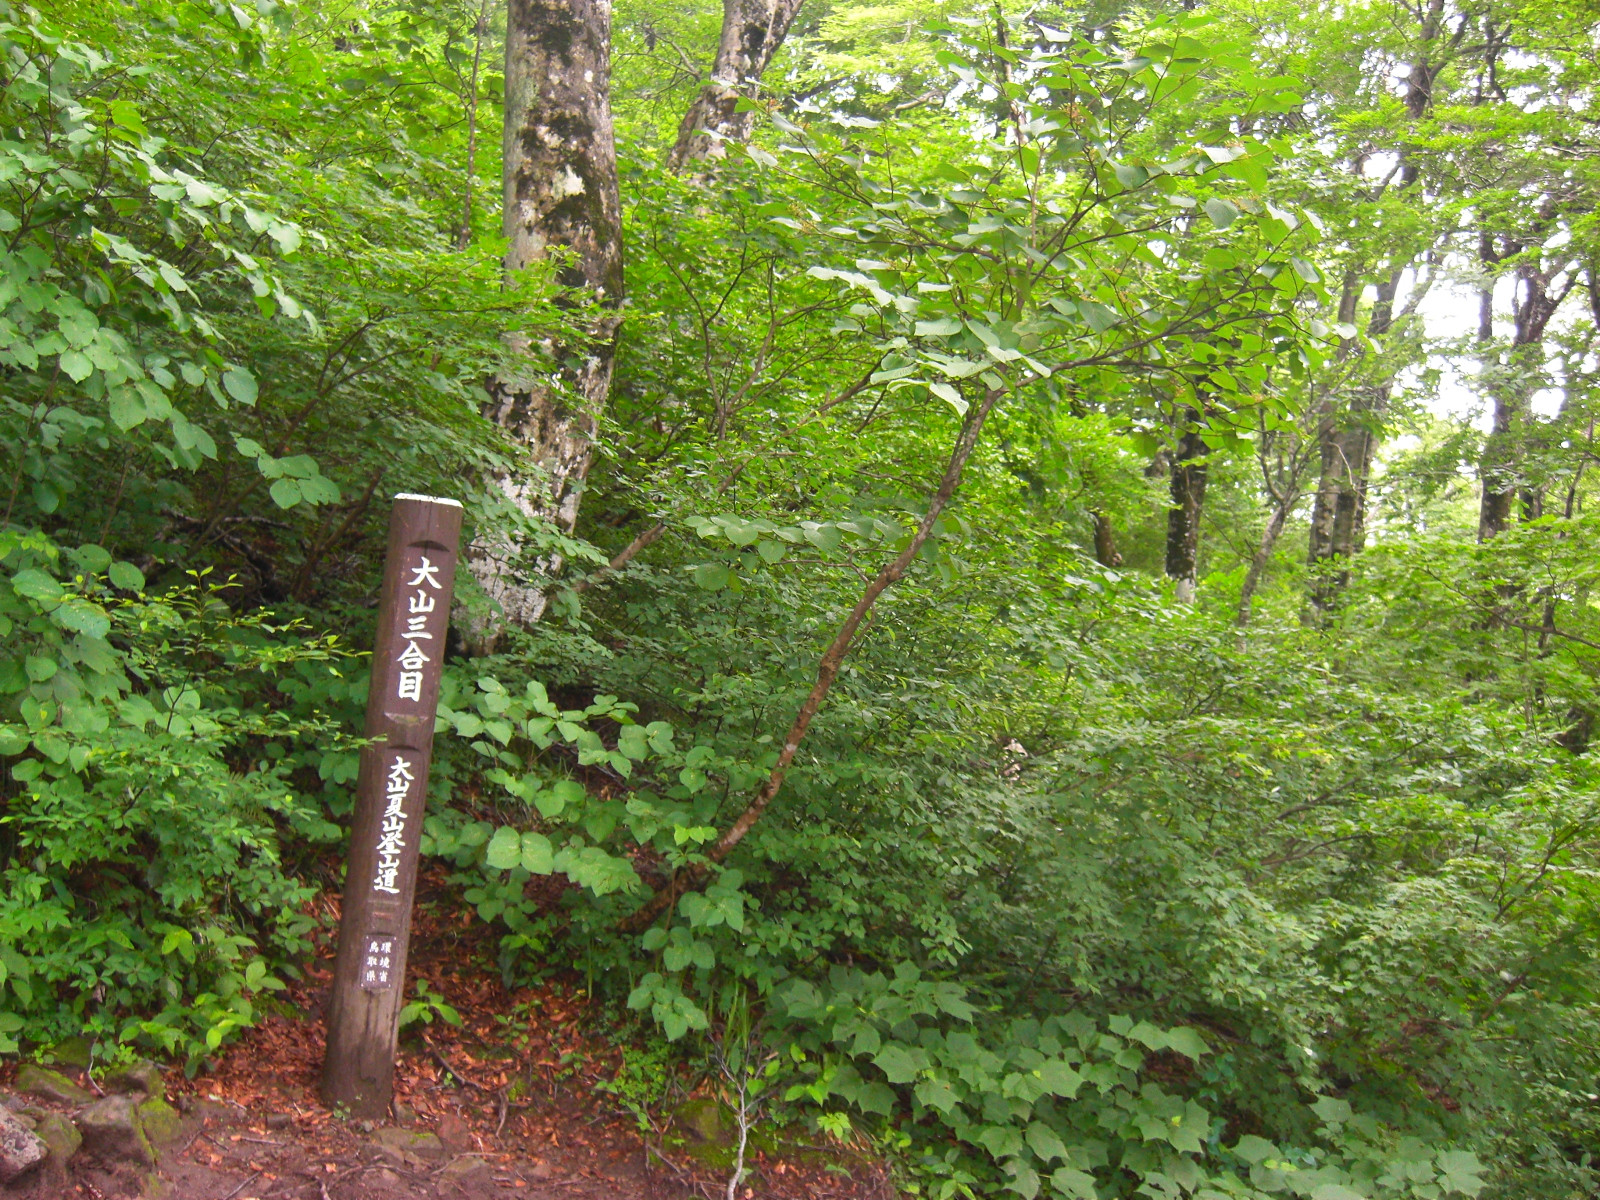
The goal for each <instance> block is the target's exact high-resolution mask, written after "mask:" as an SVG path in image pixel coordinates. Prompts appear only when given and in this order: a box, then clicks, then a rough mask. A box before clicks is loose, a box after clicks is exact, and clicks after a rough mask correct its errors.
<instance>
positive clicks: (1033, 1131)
mask: <svg viewBox="0 0 1600 1200" xmlns="http://www.w3.org/2000/svg"><path fill="white" fill-rule="evenodd" d="M1027 1138H1028V1149H1030V1150H1032V1151H1033V1152H1034V1154H1036V1155H1038V1157H1039V1159H1040V1161H1042V1162H1049V1161H1050V1160H1051V1159H1052V1158H1068V1157H1069V1155H1068V1154H1067V1147H1066V1144H1065V1143H1064V1142H1062V1140H1061V1136H1060V1135H1059V1134H1057V1133H1056V1131H1055V1130H1054V1129H1051V1128H1050V1126H1048V1125H1046V1124H1045V1123H1044V1122H1043V1121H1035V1122H1034V1123H1033V1124H1031V1125H1029V1126H1028V1134H1027Z"/></svg>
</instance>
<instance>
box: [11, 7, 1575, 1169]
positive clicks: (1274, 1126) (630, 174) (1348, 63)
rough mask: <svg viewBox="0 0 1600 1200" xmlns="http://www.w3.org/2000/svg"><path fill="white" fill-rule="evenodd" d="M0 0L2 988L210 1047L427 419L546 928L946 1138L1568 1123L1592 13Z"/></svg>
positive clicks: (352, 692)
mask: <svg viewBox="0 0 1600 1200" xmlns="http://www.w3.org/2000/svg"><path fill="white" fill-rule="evenodd" d="M0 52H3V53H0V73H3V91H0V376H3V379H4V387H3V388H0V505H3V508H0V856H3V862H4V874H3V877H0V1053H4V1054H8V1055H27V1054H30V1053H32V1052H34V1051H35V1050H37V1049H38V1048H39V1047H43V1046H48V1045H50V1044H51V1043H53V1042H55V1041H57V1040H58V1039H61V1038H64V1037H67V1036H74V1035H79V1034H87V1035H89V1036H90V1037H91V1038H92V1039H95V1041H96V1045H97V1046H100V1047H103V1048H104V1049H103V1050H102V1051H101V1053H104V1054H105V1055H107V1056H108V1057H116V1056H118V1055H122V1056H131V1055H133V1054H136V1053H137V1054H158V1055H162V1056H166V1057H170V1058H172V1059H175V1060H177V1061H179V1062H181V1063H183V1064H184V1065H185V1067H186V1069H187V1070H189V1071H190V1072H191V1073H193V1072H200V1071H204V1070H206V1069H207V1067H208V1065H209V1063H210V1062H211V1061H212V1059H213V1057H214V1056H215V1055H216V1053H217V1052H218V1051H219V1049H220V1048H221V1047H223V1046H224V1044H225V1043H226V1042H227V1041H229V1040H230V1039H231V1038H233V1037H234V1036H235V1035H236V1034H237V1033H238V1032H239V1031H240V1030H242V1029H245V1028H247V1027H249V1026H250V1025H251V1024H252V1023H253V1022H255V1021H256V1020H257V1019H258V1018H259V1016H260V1014H261V1013H262V1011H263V1009H264V1006H265V1005H267V1004H269V1003H270V996H271V994H272V993H273V992H275V991H277V990H280V989H282V987H283V986H284V981H285V980H286V979H291V978H293V977H294V976H295V975H296V973H297V972H298V971H299V970H300V969H301V968H302V967H303V965H304V962H305V960H306V956H307V954H308V952H309V947H310V938H311V934H312V932H313V931H314V930H315V929H317V927H318V923H319V921H321V920H323V917H322V916H321V915H320V914H322V913H323V912H324V911H325V910H324V909H321V908H319V907H318V906H317V905H316V904H315V903H314V901H315V899H316V898H317V897H319V896H321V895H323V894H324V893H335V894H336V893H337V891H338V888H339V886H340V878H339V874H340V870H341V864H342V850H343V845H344V839H345V838H346V835H347V827H348V823H349V817H350V812H351V807H352V796H353V785H354V781H355V777H356V770H357V762H358V758H359V753H360V748H361V742H360V738H359V733H360V729H361V712H362V709H363V706H364V703H365V698H366V690H367V671H368V667H367V656H366V651H367V650H368V649H369V648H370V647H371V645H372V639H373V628H374V610H375V603H376V599H375V598H376V595H377V585H378V579H379V577H380V573H381V568H382V557H383V553H384V545H385V540H384V539H385V528H386V522H387V514H388V504H389V498H390V497H391V496H393V495H395V494H396V493H422V494H429V495H437V496H447V497H453V498H456V499H459V500H460V501H461V502H462V503H463V504H464V505H465V511H466V530H465V532H464V534H463V540H462V546H463V551H464V552H463V556H462V558H463V561H462V566H461V568H460V570H459V572H458V578H457V581H456V608H455V611H454V613H453V615H452V634H451V641H450V644H449V646H448V654H447V660H446V663H445V681H444V685H443V693H442V698H441V701H440V706H439V712H438V723H437V730H438V742H437V745H436V750H435V754H436V757H435V762H434V766H433V772H432V776H431V779H430V782H429V789H428V804H427V817H426V823H425V836H424V838H423V843H422V851H423V854H424V855H425V856H427V857H428V858H429V859H430V860H431V861H433V862H435V863H437V864H442V866H443V868H444V869H445V870H447V871H448V873H449V879H450V883H451V886H452V888H454V889H455V893H454V894H455V895H456V896H457V897H458V902H459V905H460V907H461V909H462V911H463V912H468V911H470V912H472V913H474V914H475V919H476V920H477V921H479V922H481V923H482V925H483V926H486V927H487V928H488V929H490V930H492V935H491V936H492V939H493V941H494V944H495V946H496V948H497V954H498V959H497V962H496V963H495V965H494V969H496V970H498V971H499V972H500V973H501V974H502V975H503V976H504V977H505V979H507V980H508V981H510V980H528V979H535V978H543V977H546V976H549V975H553V974H555V973H558V972H562V971H571V970H574V969H575V970H576V971H577V972H578V973H579V974H581V975H582V976H583V978H584V986H585V987H586V988H588V989H590V990H591V991H592V992H593V993H594V994H595V995H596V996H597V997H598V998H600V999H601V1000H602V1001H603V1002H605V1003H607V1004H609V1005H611V1006H613V1007H614V1009H615V1010H616V1011H618V1012H623V1013H627V1012H632V1013H635V1014H637V1021H638V1029H639V1031H640V1032H639V1036H640V1037H645V1038H652V1039H656V1040H658V1041H661V1042H663V1043H666V1044H668V1045H670V1046H671V1047H672V1048H673V1050H672V1052H673V1053H681V1054H683V1055H685V1056H690V1057H692V1056H694V1055H700V1056H701V1058H702V1060H703V1059H704V1056H705V1055H706V1054H707V1053H709V1052H712V1051H714V1052H715V1053H716V1055H718V1056H719V1061H720V1062H721V1063H722V1065H723V1068H724V1070H729V1071H731V1070H737V1071H741V1072H747V1073H748V1074H749V1075H750V1077H751V1080H754V1081H756V1082H752V1083H751V1085H750V1086H754V1087H759V1088H761V1089H765V1090H766V1094H767V1095H768V1096H769V1098H770V1106H769V1108H768V1109H767V1114H768V1116H770V1117H771V1118H773V1119H777V1120H782V1121H786V1122H791V1123H795V1124H801V1125H805V1126H807V1127H809V1128H811V1129H813V1130H816V1131H819V1132H820V1133H822V1134H826V1135H832V1136H835V1137H844V1136H847V1135H860V1136H861V1137H863V1138H867V1139H871V1140H872V1141H873V1142H874V1143H875V1144H876V1145H877V1147H878V1148H879V1150H880V1152H881V1153H883V1154H884V1155H886V1156H888V1158H889V1160H890V1161H891V1162H892V1163H893V1164H894V1166H895V1170H896V1171H897V1172H898V1173H899V1176H900V1178H901V1180H902V1182H903V1184H904V1185H905V1186H906V1187H907V1188H908V1189H909V1188H912V1187H915V1188H917V1189H919V1190H918V1193H917V1194H921V1195H929V1196H937V1197H954V1196H1001V1195H1010V1194H1016V1195H1019V1196H1021V1197H1024V1200H1031V1198H1032V1197H1035V1196H1045V1197H1064V1198H1069V1200H1112V1198H1117V1197H1133V1196H1144V1197H1180V1196H1182V1197H1187V1196H1194V1197H1199V1198H1201V1200H1217V1198H1219V1197H1269V1196H1270V1197H1290V1196H1294V1197H1306V1198H1309V1200H1349V1198H1350V1197H1367V1198H1370V1200H1390V1198H1400V1197H1418V1198H1433V1197H1449V1196H1481V1197H1485V1198H1489V1197H1497V1198H1500V1197H1503V1198H1506V1200H1513V1198H1515V1200H1523V1198H1532V1197H1552V1198H1555V1197H1563V1198H1566V1197H1572V1198H1576V1197H1580V1196H1590V1195H1593V1194H1594V1192H1595V1189H1596V1187H1597V1185H1600V1179H1597V1176H1596V1170H1595V1163H1594V1158H1595V1155H1596V1153H1597V1152H1600V1008H1597V994H1596V989H1597V987H1600V965H1597V962H1596V951H1597V948H1600V947H1597V944H1596V943H1597V938H1600V924H1597V917H1600V913H1597V909H1596V901H1597V899H1600V884H1597V881H1596V868H1597V867H1600V828H1597V822H1600V792H1597V784H1600V773H1597V772H1596V771H1595V770H1594V769H1593V768H1594V765H1595V762H1596V758H1595V755H1596V753H1597V752H1596V750H1595V749H1594V748H1593V747H1592V745H1591V742H1592V738H1593V736H1594V732H1595V731H1594V723H1595V718H1596V713H1597V712H1600V694H1597V690H1596V680H1597V675H1600V609H1597V598H1596V597H1594V596H1593V595H1592V591H1591V589H1592V585H1593V583H1594V582H1595V580H1596V576H1597V574H1600V525H1597V523H1596V522H1597V520H1600V509H1597V502H1600V495H1597V484H1596V477H1595V473H1594V472H1589V471H1588V469H1587V468H1588V466H1589V465H1590V463H1591V462H1592V461H1594V459H1595V437H1594V435H1595V422H1596V418H1597V416H1600V388H1597V386H1596V384H1597V380H1600V353H1597V346H1596V340H1597V335H1600V275H1597V274H1596V272H1597V270H1600V228H1597V226H1596V223H1595V216H1594V214H1595V211H1596V204H1597V201H1600V176H1597V175H1596V172H1595V167H1594V164H1595V163H1596V162H1597V161H1600V109H1597V107H1596V98H1595V84H1596V79H1597V76H1600V13H1596V12H1595V11H1593V10H1591V9H1588V8H1586V7H1583V6H1570V5H1565V4H1561V3H1557V2H1556V0H1540V2H1539V3H1532V2H1529V3H1521V2H1516V3H1513V2H1511V0H1481V2H1480V0H1418V2H1417V3H1401V2H1400V0H1368V2H1366V3H1361V4H1342V5H1330V6H1313V7H1312V8H1311V9H1310V10H1307V8H1306V7H1305V6H1302V5H1298V4H1289V3H1283V2H1281V0H1215V2H1212V0H1205V2H1198V0H1184V3H1182V4H1166V3H1163V4H1154V5H1145V6H1133V5H1116V4H1109V3H1102V2H1100V0H1094V2H1091V3H1083V4H1072V3H1055V2H1044V3H1036V4H1031V5H1022V4H1016V3H1011V0H1002V2H1000V3H994V4H975V3H974V4H966V3H958V2H954V0H951V2H946V3H941V4H938V5H932V4H927V3H911V2H909V0H885V2H883V3H866V2H864V0H804V2H803V3H802V2H801V0H726V3H725V4H724V5H723V6H722V9H721V11H719V10H718V8H717V7H716V6H714V5H711V4H708V3H689V2H688V0H616V7H615V9H614V10H613V8H612V7H611V4H610V0H509V2H507V3H500V2H498V0H493V2H491V0H292V2H291V0H238V2H229V0H124V2H120V3H115V4H108V3H104V2H103V0H46V2H43V3H40V4H37V5H35V6H29V5H24V4H19V3H12V2H10V0H0ZM1591 187H1593V188H1594V189H1595V191H1594V192H1591V190H1590V189H1591ZM1591 241H1593V242H1594V243H1595V244H1594V245H1591V244H1590V243H1591ZM1591 496H1594V497H1595V499H1594V500H1591V499H1590V497H1591ZM735 1039H742V1042H741V1045H743V1046H744V1047H745V1049H744V1050H743V1051H741V1052H740V1056H735V1057H734V1058H733V1059H730V1057H729V1054H730V1051H729V1049H728V1048H729V1047H730V1046H731V1045H732V1044H733V1042H734V1041H735ZM756 1046H761V1047H765V1048H766V1049H767V1050H768V1051H776V1052H779V1053H777V1054H775V1055H773V1054H769V1053H767V1052H765V1051H763V1052H762V1053H756V1052H755V1050H754V1049H752V1047H756ZM708 1047H709V1048H710V1049H709V1050H708ZM730 1061H731V1062H735V1063H736V1064H737V1065H736V1066H734V1067H730V1066H729V1063H730ZM730 1194H731V1193H730Z"/></svg>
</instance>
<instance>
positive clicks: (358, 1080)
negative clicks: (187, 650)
mask: <svg viewBox="0 0 1600 1200" xmlns="http://www.w3.org/2000/svg"><path fill="white" fill-rule="evenodd" d="M461 515H462V514H461V505H460V504H459V503H458V502H456V501H454V500H441V499H438V498H437V497H434V496H411V495H400V496H396V497H395V498H394V509H393V511H392V512H391V513H390V515H389V551H388V557H387V558H386V559H385V561H384V568H383V592H382V594H381V595H380V597H379V600H378V634H377V639H376V643H375V645H374V647H373V654H372V683H371V685H370V687H369V690H368V692H367V725H366V736H367V737H368V738H370V739H372V742H371V744H369V745H368V746H367V747H366V749H364V750H362V752H361V770H360V774H359V776H358V777H357V781H356V806H355V815H354V817H353V819H352V821H351V829H350V857H349V861H348V866H347V869H346V874H345V881H344V906H343V908H342V910H341V912H340V917H339V957H338V961H337V965H336V966H335V968H334V975H333V995H332V997H331V998H330V999H329V1001H328V1014H327V1019H328V1052H327V1057H326V1058H325V1059H324V1060H323V1066H322V1098H323V1100H324V1101H325V1102H326V1103H327V1104H329V1105H330V1106H338V1107H341V1108H343V1109H344V1110H345V1111H347V1112H349V1113H350V1114H351V1115H352V1116H357V1117H368V1118H374V1117H376V1118H381V1117H383V1116H385V1115H387V1113H388V1111H389V1103H390V1100H391V1099H392V1098H393V1095H394V1054H395V1044H396V1041H397V1039H398V1037H399V1032H400V1009H401V1006H402V1005H403V1004H404V1002H405V974H406V950H407V947H408V946H409V944H410V940H411V899H412V895H413V893H414V892H415V891H416V886H417V842H418V841H419V840H420V838H421V836H422V818H423V810H424V808H425V807H426V800H427V794H428V763H429V761H430V759H431V758H432V755H433V718H434V710H435V709H436V708H437V707H438V702H439V677H440V672H441V669H442V667H443V664H444V641H445V633H446V631H447V630H448V628H449V624H450V594H451V590H452V587H453V585H454V582H455V572H456V553H457V549H458V544H459V542H460V539H461Z"/></svg>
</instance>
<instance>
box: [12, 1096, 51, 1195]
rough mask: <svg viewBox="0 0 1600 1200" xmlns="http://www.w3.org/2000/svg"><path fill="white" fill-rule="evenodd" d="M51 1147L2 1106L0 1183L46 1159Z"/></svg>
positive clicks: (13, 1177)
mask: <svg viewBox="0 0 1600 1200" xmlns="http://www.w3.org/2000/svg"><path fill="white" fill-rule="evenodd" d="M49 1153H50V1148H49V1147H48V1146H46V1145H45V1144H44V1142H43V1141H41V1140H40V1138H39V1136H38V1135H37V1134H36V1133H34V1132H33V1130H31V1129H29V1128H28V1127H27V1126H26V1125H24V1124H23V1123H22V1122H21V1121H19V1120H18V1119H17V1118H16V1117H15V1116H13V1115H12V1113H11V1112H10V1110H9V1109H4V1108H0V1183H6V1182H9V1181H10V1180H13V1179H15V1178H16V1177H17V1176H18V1175H21V1174H22V1173H23V1172H24V1171H27V1170H31V1169H32V1168H34V1167H36V1166H38V1165H39V1164H40V1163H42V1162H43V1161H44V1160H45V1156H46V1155H47V1154H49Z"/></svg>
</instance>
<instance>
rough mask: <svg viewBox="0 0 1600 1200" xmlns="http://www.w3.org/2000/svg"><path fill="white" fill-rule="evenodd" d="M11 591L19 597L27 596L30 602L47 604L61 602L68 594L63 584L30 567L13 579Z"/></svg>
mask: <svg viewBox="0 0 1600 1200" xmlns="http://www.w3.org/2000/svg"><path fill="white" fill-rule="evenodd" d="M11 590H12V591H14V592H16V593H17V594H18V595H19V596H26V597H28V599H30V600H39V601H43V602H45V603H49V602H51V601H55V600H60V599H61V597H62V596H64V595H65V594H66V593H65V592H64V591H63V590H62V588H61V584H60V583H58V582H57V581H56V580H55V579H53V578H51V577H50V576H49V575H46V574H45V573H44V572H43V571H40V570H38V569H37V568H34V567H29V568H28V569H27V570H25V571H18V572H17V573H16V574H15V575H13V576H12V577H11Z"/></svg>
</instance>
